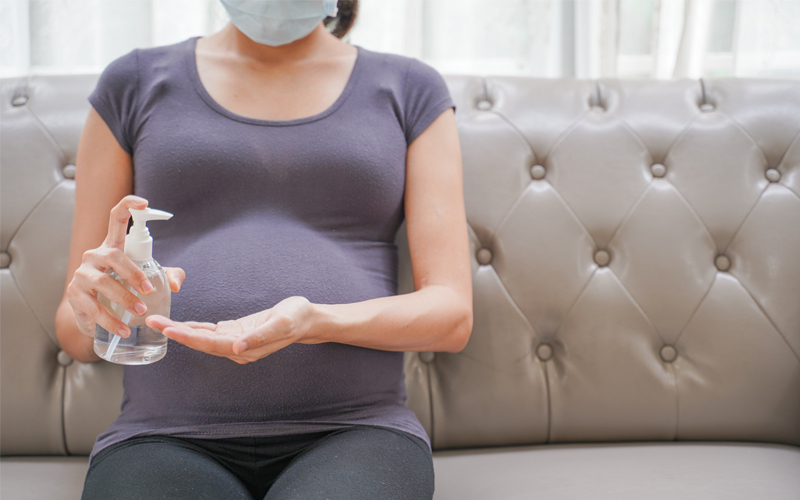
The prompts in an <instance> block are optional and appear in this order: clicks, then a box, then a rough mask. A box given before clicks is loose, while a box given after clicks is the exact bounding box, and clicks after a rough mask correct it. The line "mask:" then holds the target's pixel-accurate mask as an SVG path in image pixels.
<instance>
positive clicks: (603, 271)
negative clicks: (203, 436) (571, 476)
mask: <svg viewBox="0 0 800 500" xmlns="http://www.w3.org/2000/svg"><path fill="white" fill-rule="evenodd" d="M447 80H448V84H449V85H450V89H451V92H452V94H453V97H454V99H455V100H456V104H457V108H458V109H457V119H458V125H459V130H460V133H461V141H462V149H463V156H464V177H465V194H466V204H467V216H468V221H469V225H470V239H471V246H472V256H473V257H472V259H473V260H472V264H473V278H474V279H473V283H474V297H475V299H474V305H475V326H474V330H473V334H472V338H471V339H470V342H469V344H468V346H467V348H466V349H465V350H464V351H463V352H461V353H458V354H446V353H419V354H410V355H408V356H407V357H406V375H407V386H408V392H409V405H410V406H411V407H412V408H413V409H414V410H415V411H416V413H417V415H418V416H419V418H420V420H421V421H422V423H423V425H424V426H425V427H426V429H427V430H428V432H429V434H430V435H431V437H432V439H433V444H434V448H436V449H446V448H457V447H473V446H497V445H514V444H535V443H545V442H570V441H612V440H613V441H618V440H622V441H627V440H676V439H677V440H695V439H703V440H705V439H709V440H751V441H765V442H778V443H791V444H800V358H799V357H798V356H799V355H800V82H797V81H756V80H736V79H732V80H711V81H709V80H705V81H697V80H683V81H669V82H656V81H647V82H645V81H642V82H636V81H612V80H608V81H606V80H601V81H576V80H541V79H527V78H478V77H449V78H448V79H447ZM95 82H96V76H68V77H67V76H53V77H33V78H29V79H22V80H4V81H2V94H1V95H0V100H1V102H0V113H1V114H0V190H1V191H0V194H2V199H1V200H0V204H1V206H0V210H1V212H0V251H2V253H0V268H1V269H0V281H1V283H0V286H1V287H2V288H0V299H1V300H2V304H0V321H1V324H0V371H1V373H0V384H1V386H0V397H2V403H1V404H0V412H1V414H0V452H2V454H5V455H9V454H66V453H70V454H84V453H88V451H89V450H90V449H91V446H92V444H93V441H94V438H95V436H96V435H97V434H98V433H99V432H101V431H102V430H104V429H105V427H107V426H108V425H109V424H110V422H111V421H112V420H113V418H114V417H115V416H116V414H117V413H118V411H119V405H120V402H121V396H122V389H121V370H120V368H119V367H118V366H115V365H111V364H109V363H105V362H98V363H93V364H90V365H84V364H81V363H76V362H72V360H70V359H69V357H68V356H66V355H65V353H63V352H60V350H59V348H58V344H57V341H56V336H55V329H54V316H55V310H56V306H57V304H58V301H59V299H60V296H61V293H62V289H63V284H64V275H65V269H66V262H67V251H68V241H69V234H70V229H71V223H72V203H73V196H74V194H73V193H74V182H73V181H72V180H71V179H72V177H73V176H74V167H72V164H73V163H74V161H75V151H76V148H77V142H78V137H79V134H80V130H81V127H82V124H83V121H84V120H85V118H86V114H87V112H88V109H89V108H88V106H89V105H88V102H87V101H86V96H87V95H88V94H89V92H90V91H91V89H92V88H93V86H94V83H95ZM398 238H399V242H400V246H401V255H402V258H401V276H400V281H401V287H402V288H403V290H405V291H408V290H410V278H409V276H410V263H409V260H408V253H407V249H405V248H403V243H402V241H403V238H404V236H403V235H402V234H400V235H399V237H398Z"/></svg>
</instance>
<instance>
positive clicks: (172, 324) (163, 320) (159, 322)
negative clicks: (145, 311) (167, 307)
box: [144, 314, 191, 332]
mask: <svg viewBox="0 0 800 500" xmlns="http://www.w3.org/2000/svg"><path fill="white" fill-rule="evenodd" d="M144 322H145V324H146V325H147V326H149V327H150V328H154V329H156V330H158V331H160V332H163V331H164V329H166V328H178V329H183V330H187V329H191V327H188V326H186V324H185V323H181V322H179V321H173V320H171V319H169V318H167V317H166V316H161V315H160V314H154V315H152V316H148V317H147V319H145V320H144Z"/></svg>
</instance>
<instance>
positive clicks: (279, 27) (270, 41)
mask: <svg viewBox="0 0 800 500" xmlns="http://www.w3.org/2000/svg"><path fill="white" fill-rule="evenodd" d="M221 1H222V5H223V6H224V7H225V10H227V11H228V15H229V16H230V18H231V22H233V24H234V25H235V26H236V27H237V28H239V31H241V32H242V33H244V34H245V35H247V37H248V38H249V39H251V40H253V41H254V42H257V43H261V44H264V45H272V46H273V47H275V46H278V45H285V44H287V43H290V42H293V41H295V40H299V39H300V38H303V37H304V36H306V35H308V34H309V33H311V32H312V31H313V30H314V28H315V27H316V26H317V24H319V22H320V21H322V20H323V19H325V17H326V16H329V17H335V16H336V14H337V13H338V9H337V8H336V2H337V0H221Z"/></svg>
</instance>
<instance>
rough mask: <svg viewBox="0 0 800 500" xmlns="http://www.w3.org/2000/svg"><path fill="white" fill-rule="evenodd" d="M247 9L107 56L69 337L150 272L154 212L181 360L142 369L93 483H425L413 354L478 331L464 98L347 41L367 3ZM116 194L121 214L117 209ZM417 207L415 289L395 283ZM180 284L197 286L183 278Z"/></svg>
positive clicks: (90, 148)
mask: <svg viewBox="0 0 800 500" xmlns="http://www.w3.org/2000/svg"><path fill="white" fill-rule="evenodd" d="M222 3H223V5H224V6H225V8H226V10H227V11H228V13H229V15H230V17H231V21H232V22H231V23H229V24H228V25H226V26H225V27H224V28H223V29H222V30H221V31H219V32H217V33H214V34H213V35H210V36H207V37H203V38H192V39H189V40H186V41H184V42H181V43H178V44H175V45H170V46H165V47H156V48H150V49H142V50H135V51H133V52H131V53H129V54H127V55H125V56H123V57H121V58H119V59H117V60H116V61H114V62H113V63H111V64H110V65H109V66H108V68H106V70H105V71H104V72H103V74H102V75H101V77H100V80H99V81H98V83H97V87H96V89H95V90H94V92H93V93H92V94H91V96H90V98H89V100H90V103H91V105H92V108H91V110H90V113H89V117H88V119H87V122H86V125H85V128H84V130H83V134H82V136H81V141H80V146H79V150H78V158H77V174H76V181H77V187H76V201H75V219H74V225H73V229H72V242H71V252H70V260H69V271H68V280H67V287H66V291H65V294H64V298H63V300H62V302H61V305H60V307H59V310H58V315H57V331H58V337H59V340H60V342H61V345H62V348H63V349H64V350H65V351H66V352H67V353H68V354H69V355H70V356H71V357H73V358H74V359H77V360H79V361H82V362H85V363H89V362H94V361H98V359H99V358H98V356H97V355H96V354H95V353H94V352H93V349H92V335H93V334H94V330H95V325H96V324H97V325H100V326H102V327H103V328H106V329H107V330H109V331H111V332H117V331H120V330H122V333H123V334H124V335H127V334H128V330H127V327H126V326H125V324H123V323H122V322H120V320H119V319H117V318H115V317H114V316H113V315H111V314H110V312H109V311H108V310H106V309H105V308H104V307H102V306H101V305H100V304H99V303H98V301H97V295H98V293H101V294H103V295H105V296H106V297H109V298H111V300H112V301H113V302H116V303H119V304H121V305H123V306H124V307H125V309H126V310H128V311H130V312H131V313H132V314H135V315H137V316H143V315H144V314H145V312H146V310H145V309H146V308H145V307H144V303H143V302H142V301H141V299H139V298H138V297H136V296H135V295H134V294H133V293H131V292H130V291H128V290H126V289H125V288H123V287H122V286H121V285H119V283H117V282H116V281H114V280H112V279H109V278H108V275H107V274H106V272H107V271H109V270H112V269H113V270H114V271H116V272H117V273H118V274H119V275H121V276H122V277H123V278H125V279H127V280H128V281H129V282H130V283H131V284H132V285H133V287H134V288H135V291H136V292H138V293H139V294H142V295H146V294H148V293H150V292H151V291H152V286H151V284H150V283H149V282H148V281H147V280H146V279H145V277H144V275H143V274H142V273H141V271H139V270H138V269H137V268H136V266H135V264H134V263H133V262H132V261H131V260H129V259H128V258H127V257H126V256H125V255H124V254H123V252H122V245H123V239H124V235H125V232H126V228H127V224H128V219H129V217H130V212H129V209H132V208H136V209H140V208H144V207H145V206H148V204H149V205H151V206H152V207H154V208H158V209H162V210H166V211H168V212H171V213H173V214H175V216H174V217H173V219H172V220H170V221H169V222H168V223H159V224H153V225H152V226H151V228H150V231H151V234H152V236H153V239H154V244H153V256H154V257H155V258H156V259H157V260H158V261H159V262H160V263H161V264H162V265H164V266H165V267H166V270H167V275H168V277H169V281H170V286H171V288H172V291H173V292H178V291H179V290H180V291H179V293H176V294H174V295H173V297H172V318H171V319H168V318H165V317H163V316H151V317H150V318H148V320H147V324H148V325H149V326H151V327H152V328H154V329H157V330H159V331H163V333H164V334H165V335H166V336H167V337H168V338H169V339H170V340H169V348H168V352H167V355H166V357H164V359H162V360H161V361H158V362H156V363H153V364H150V365H144V366H126V367H125V369H124V370H125V371H124V390H125V393H124V399H123V403H122V411H121V413H120V415H119V417H118V418H117V420H116V421H115V422H114V423H113V424H112V425H111V427H110V428H109V429H108V430H106V431H105V432H104V433H103V434H101V435H100V436H99V437H98V439H97V442H96V444H95V447H94V450H93V452H92V457H91V463H90V468H89V471H88V474H87V477H86V482H85V486H84V493H83V495H84V498H85V499H100V498H103V499H109V498H113V499H127V498H130V499H158V498H164V499H183V498H186V499H189V498H191V499H196V498H209V499H262V498H266V499H289V498H293V499H304V500H309V499H322V498H327V499H395V498H396V499H421V498H431V496H432V494H433V466H432V461H431V453H430V443H429V441H428V437H427V435H426V434H425V431H424V430H423V428H422V426H421V425H420V423H419V421H418V420H417V419H416V417H415V415H414V414H413V413H412V412H411V411H410V410H409V409H408V408H407V407H406V405H405V397H406V396H405V387H404V381H403V351H449V352H456V351H459V350H461V349H462V348H463V347H464V345H465V344H466V342H467V340H468V338H469V335H470V331H471V328H472V288H471V275H470V261H469V245H468V237H467V225H466V217H465V211H464V203H463V194H462V178H461V158H460V147H459V143H458V135H457V132H456V126H455V120H454V106H453V102H452V100H451V98H450V95H449V93H448V90H447V87H446V86H445V84H444V81H443V80H442V78H441V76H440V75H439V74H438V73H437V72H436V71H435V70H433V69H432V68H430V67H429V66H427V65H425V64H423V63H421V62H419V61H417V60H415V59H410V58H406V57H402V56H397V55H390V54H382V53H377V52H373V51H369V50H366V49H364V48H361V47H356V46H353V45H349V44H347V43H344V42H343V41H342V40H341V37H342V36H344V34H345V33H347V31H348V30H349V29H350V27H351V26H352V23H353V21H354V19H355V17H356V12H357V2H356V1H355V0H353V1H347V0H340V1H339V4H338V12H337V9H336V6H334V5H332V4H331V2H328V1H327V0H282V1H280V0H239V1H236V0H222ZM109 214H110V217H109ZM403 220H405V221H406V224H407V230H408V241H409V248H410V252H411V260H412V263H413V276H414V285H415V291H414V292H413V293H409V294H405V295H397V278H396V273H397V249H396V247H395V245H394V243H393V242H394V239H395V235H396V233H397V230H398V227H399V226H400V225H401V223H402V222H403ZM184 280H185V283H184Z"/></svg>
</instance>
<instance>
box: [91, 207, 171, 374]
mask: <svg viewBox="0 0 800 500" xmlns="http://www.w3.org/2000/svg"><path fill="white" fill-rule="evenodd" d="M130 212H131V217H133V227H131V230H130V232H129V233H128V235H127V236H126V237H125V255H127V256H128V257H129V258H130V259H131V260H132V261H133V262H134V264H136V265H137V266H138V267H139V269H141V270H142V271H144V274H145V276H147V279H148V280H150V284H152V285H153V291H152V292H150V294H148V295H141V294H139V293H137V292H136V291H135V290H134V288H133V287H132V286H131V285H130V284H129V283H128V282H127V281H126V280H124V279H122V277H120V276H119V275H118V274H117V273H115V272H114V271H109V272H108V274H109V275H110V276H111V277H112V278H114V279H115V280H117V281H119V282H120V283H121V284H122V286H124V287H125V288H127V289H128V291H130V292H131V293H133V294H135V295H136V296H137V297H139V299H140V300H141V301H142V302H144V304H145V305H146V306H147V313H145V315H144V316H136V315H134V314H131V313H130V312H128V311H126V310H125V308H124V307H123V306H121V305H119V304H115V303H113V302H111V301H110V300H109V299H108V298H107V297H105V296H104V295H103V294H100V293H98V294H97V300H98V301H99V302H100V303H101V304H102V305H103V306H105V307H106V309H108V310H109V311H110V312H111V314H113V315H114V316H116V317H117V318H119V319H120V320H121V321H122V322H123V323H125V324H126V325H128V327H129V328H130V330H131V335H130V337H128V338H122V337H120V336H118V335H116V334H114V333H111V332H109V331H108V330H106V329H105V328H103V327H101V326H100V325H95V330H94V352H96V353H97V355H98V356H100V357H101V358H103V359H105V360H106V361H111V362H112V363H119V364H122V365H146V364H150V363H153V362H156V361H158V360H159V359H161V358H163V357H164V356H165V355H166V354H167V337H165V336H164V334H162V333H161V332H158V331H156V330H153V329H152V328H150V327H149V326H147V325H145V324H144V321H145V319H147V317H148V316H151V315H154V314H158V315H161V316H166V317H169V308H170V289H169V281H167V275H166V274H165V273H164V270H163V269H161V266H160V265H159V264H158V262H156V261H155V259H153V238H152V237H151V236H150V231H149V230H148V229H147V221H150V220H167V219H169V218H171V217H172V214H170V213H168V212H164V211H161V210H155V209H152V208H145V209H143V210H136V209H133V208H131V209H130Z"/></svg>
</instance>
